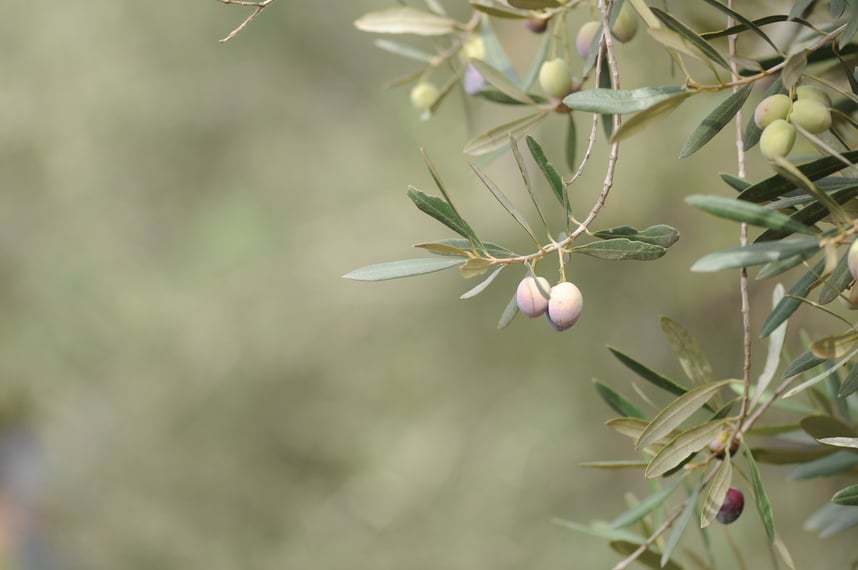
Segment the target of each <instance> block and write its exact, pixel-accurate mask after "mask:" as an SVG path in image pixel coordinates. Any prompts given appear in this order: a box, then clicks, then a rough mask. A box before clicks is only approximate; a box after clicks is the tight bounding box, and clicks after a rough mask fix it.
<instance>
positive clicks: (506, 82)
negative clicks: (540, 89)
mask: <svg viewBox="0 0 858 570" xmlns="http://www.w3.org/2000/svg"><path fill="white" fill-rule="evenodd" d="M470 64H471V65H473V66H474V67H475V68H476V69H477V71H479V72H480V75H482V76H483V78H484V79H485V80H486V81H488V83H489V84H490V85H492V86H494V87H495V88H497V89H498V90H499V91H500V92H501V93H503V94H504V95H506V96H507V97H510V98H511V99H514V100H515V101H519V102H521V103H524V104H525V105H534V104H535V102H534V101H533V99H531V98H530V96H529V95H528V94H527V93H525V92H524V91H523V90H522V88H521V87H519V86H518V84H517V83H516V82H515V81H513V80H512V79H510V78H509V77H507V76H506V75H505V74H504V73H503V72H501V71H498V70H497V69H495V68H494V67H492V66H491V65H489V64H488V63H487V62H485V61H483V60H481V59H472V60H470Z"/></svg>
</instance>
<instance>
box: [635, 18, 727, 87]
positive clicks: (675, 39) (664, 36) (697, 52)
mask: <svg viewBox="0 0 858 570" xmlns="http://www.w3.org/2000/svg"><path fill="white" fill-rule="evenodd" d="M647 33H648V34H649V35H650V37H651V38H652V39H654V40H655V41H657V42H658V43H660V44H661V45H662V46H663V47H664V48H666V49H667V51H668V53H670V55H671V56H673V57H674V58H675V59H678V58H677V55H678V54H679V53H683V54H685V55H688V56H691V57H692V58H693V59H696V60H697V61H699V62H701V63H703V64H704V65H706V66H707V67H709V69H711V70H712V73H714V74H715V75H717V71H716V70H715V66H714V65H712V61H711V58H710V57H709V56H708V55H707V54H706V52H704V51H702V50H701V49H700V48H699V47H698V46H697V45H695V44H694V43H693V42H691V41H689V40H688V38H686V37H685V36H683V35H682V34H681V33H678V32H675V31H673V30H671V29H669V28H667V27H665V26H659V27H657V28H648V29H647Z"/></svg>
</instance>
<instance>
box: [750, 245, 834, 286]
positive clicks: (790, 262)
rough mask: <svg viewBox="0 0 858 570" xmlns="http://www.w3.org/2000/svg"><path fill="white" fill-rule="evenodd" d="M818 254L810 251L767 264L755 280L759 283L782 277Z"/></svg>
mask: <svg viewBox="0 0 858 570" xmlns="http://www.w3.org/2000/svg"><path fill="white" fill-rule="evenodd" d="M817 253H819V252H818V251H814V250H810V251H806V252H804V253H799V254H798V255H793V256H790V257H785V258H783V259H779V260H778V261H770V262H769V263H766V264H765V265H763V266H762V267H761V268H760V271H759V272H758V273H757V275H756V277H754V279H756V280H757V281H762V280H763V279H769V278H771V277H775V276H777V275H780V274H781V273H785V272H787V271H789V270H790V269H792V268H793V267H795V266H796V265H801V263H803V262H804V261H805V260H807V259H810V258H811V257H813V256H815V255H816V254H817Z"/></svg>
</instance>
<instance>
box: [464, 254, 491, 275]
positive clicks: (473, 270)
mask: <svg viewBox="0 0 858 570" xmlns="http://www.w3.org/2000/svg"><path fill="white" fill-rule="evenodd" d="M491 268H492V262H491V261H489V260H488V259H483V258H482V257H472V258H470V259H469V260H467V261H466V262H465V263H463V264H461V265H460V266H459V273H461V274H462V277H464V278H465V279H470V278H471V277H479V276H480V275H483V274H484V273H485V272H486V271H488V270H489V269H491Z"/></svg>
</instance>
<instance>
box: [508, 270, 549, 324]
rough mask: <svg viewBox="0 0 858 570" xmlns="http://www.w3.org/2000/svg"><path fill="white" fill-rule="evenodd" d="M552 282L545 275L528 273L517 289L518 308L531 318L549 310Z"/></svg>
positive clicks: (516, 300)
mask: <svg viewBox="0 0 858 570" xmlns="http://www.w3.org/2000/svg"><path fill="white" fill-rule="evenodd" d="M550 291H551V284H550V283H549V282H548V279H546V278H545V277H534V276H532V275H528V276H527V277H525V278H524V279H522V280H521V283H519V284H518V289H516V290H515V302H516V304H517V305H518V310H519V311H521V312H522V313H523V314H525V315H527V316H528V317H530V318H533V317H538V316H540V315H542V314H543V313H545V311H547V310H548V295H549V292H550Z"/></svg>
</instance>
